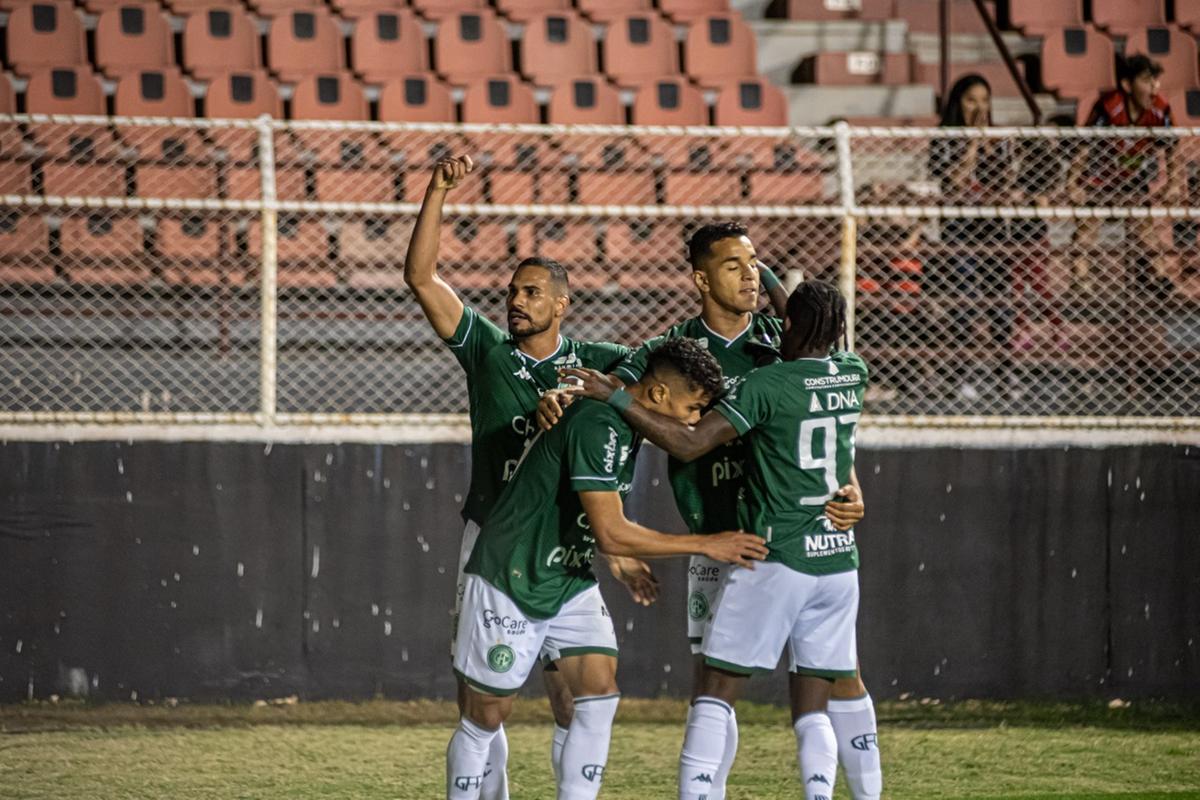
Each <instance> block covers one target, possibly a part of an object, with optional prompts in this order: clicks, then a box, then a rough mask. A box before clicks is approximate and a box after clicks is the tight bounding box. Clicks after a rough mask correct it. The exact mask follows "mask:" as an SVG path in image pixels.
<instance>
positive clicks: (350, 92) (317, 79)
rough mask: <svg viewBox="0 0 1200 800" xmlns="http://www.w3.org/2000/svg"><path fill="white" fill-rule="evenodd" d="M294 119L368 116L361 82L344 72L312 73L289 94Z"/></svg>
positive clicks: (341, 118) (366, 117) (344, 118)
mask: <svg viewBox="0 0 1200 800" xmlns="http://www.w3.org/2000/svg"><path fill="white" fill-rule="evenodd" d="M292 118H293V119H317V120H320V119H328V120H365V119H369V118H370V115H369V109H368V107H367V98H366V96H365V95H364V94H363V90H362V86H360V85H359V84H358V81H356V80H354V78H353V77H352V76H351V75H350V74H349V73H346V72H337V73H332V74H328V75H311V76H309V77H307V78H304V79H303V80H301V81H299V82H298V83H297V84H296V91H295V94H294V95H293V96H292Z"/></svg>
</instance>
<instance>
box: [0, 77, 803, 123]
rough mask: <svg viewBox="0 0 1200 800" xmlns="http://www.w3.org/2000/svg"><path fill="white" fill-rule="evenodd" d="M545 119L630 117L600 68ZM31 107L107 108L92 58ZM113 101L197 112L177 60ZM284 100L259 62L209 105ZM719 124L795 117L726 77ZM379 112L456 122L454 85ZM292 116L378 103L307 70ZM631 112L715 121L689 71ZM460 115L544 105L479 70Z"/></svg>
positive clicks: (227, 83) (656, 118) (392, 98)
mask: <svg viewBox="0 0 1200 800" xmlns="http://www.w3.org/2000/svg"><path fill="white" fill-rule="evenodd" d="M550 97H551V99H550V103H549V105H548V107H547V119H548V121H549V122H551V123H554V124H606V125H623V124H625V122H626V119H625V107H624V106H623V105H622V103H621V97H620V94H619V93H618V92H617V90H616V89H614V88H613V87H612V86H611V85H609V84H608V83H607V82H605V81H604V80H602V79H599V78H595V77H585V78H568V79H564V80H562V81H560V82H558V83H557V84H556V86H555V89H554V91H553V92H552V93H551V96H550ZM15 109H16V103H15V99H14V98H13V93H12V84H11V82H9V81H8V80H7V79H6V78H5V77H4V76H3V75H0V113H5V112H6V111H8V112H11V111H14V110H15ZM25 109H26V111H27V112H28V113H33V114H105V113H107V109H106V100H105V95H104V91H103V88H102V86H101V84H100V81H99V79H98V78H97V77H96V76H95V75H94V74H93V73H92V72H91V70H90V69H89V68H87V67H78V66H77V67H63V68H57V69H49V70H41V71H38V72H36V73H34V74H33V75H32V76H31V77H30V79H29V83H28V86H27V88H26V93H25ZM114 110H115V112H116V113H117V114H118V115H121V116H168V117H191V116H194V114H195V102H194V98H193V96H192V93H191V90H190V88H189V87H188V85H187V82H186V81H185V80H184V79H183V77H182V75H181V74H180V73H179V71H178V69H177V68H175V67H171V68H168V69H161V70H141V71H137V72H130V73H127V74H126V75H124V76H123V77H122V78H121V79H120V80H119V81H118V82H117V90H116V95H115V98H114ZM283 112H284V107H283V102H282V99H281V96H280V92H279V90H278V89H277V87H276V86H275V84H274V82H273V81H272V80H271V79H270V78H269V77H268V76H267V75H266V73H264V72H262V71H261V70H251V71H247V72H230V73H225V74H222V75H218V76H214V77H213V79H212V80H211V81H210V82H209V83H208V86H207V91H206V93H205V95H204V113H205V115H206V116H208V117H212V118H239V119H248V118H253V117H257V116H259V115H262V114H266V115H268V116H273V117H276V118H282V117H283V116H284V113H283ZM714 112H715V122H716V124H718V125H760V126H775V125H784V124H786V123H787V104H786V100H785V99H784V96H783V93H782V92H781V91H780V90H779V89H778V88H776V87H775V86H773V85H772V84H771V83H770V82H768V81H766V80H765V79H762V78H748V79H742V80H734V81H728V82H725V83H723V84H721V85H720V90H719V94H718V96H717V103H716V106H715V109H714ZM378 114H379V119H380V120H382V121H385V122H456V121H458V119H457V114H456V108H455V103H454V100H453V97H452V94H451V91H450V88H449V87H448V86H446V85H445V84H444V83H442V82H441V81H439V80H438V79H437V78H436V77H435V76H433V75H428V74H426V75H421V74H415V75H408V76H403V77H397V78H393V79H390V80H388V81H387V82H385V83H384V85H383V88H382V90H381V92H380V95H379V105H378ZM291 117H292V118H293V119H310V120H368V119H370V118H371V109H370V104H369V102H368V100H367V95H366V92H365V91H364V89H363V86H362V85H361V84H360V83H359V82H358V81H356V80H355V79H354V78H353V76H351V75H349V74H348V73H344V72H339V73H333V74H329V75H315V76H309V77H307V78H305V79H303V80H301V81H299V82H298V83H297V84H296V85H295V90H294V92H293V96H292V99H291ZM632 117H633V122H634V124H643V125H708V124H710V120H709V107H708V105H707V104H706V102H705V99H704V95H703V93H701V92H700V90H698V89H697V88H696V87H694V86H692V85H691V84H690V83H688V82H687V81H685V80H683V79H682V78H666V79H663V80H660V81H656V82H655V83H653V84H649V85H647V86H645V87H643V88H642V89H641V90H640V91H639V92H638V93H637V95H636V96H635V99H634V103H633V107H632ZM462 121H464V122H493V123H531V124H534V123H538V122H541V121H542V120H541V111H540V108H539V106H538V104H537V102H536V99H535V95H534V92H533V89H532V88H531V87H530V86H528V85H527V84H525V83H523V82H521V81H520V80H518V79H516V78H514V77H512V76H503V77H495V78H480V79H477V80H474V81H472V82H471V83H470V84H468V85H467V88H466V91H465V92H464V99H463V106H462Z"/></svg>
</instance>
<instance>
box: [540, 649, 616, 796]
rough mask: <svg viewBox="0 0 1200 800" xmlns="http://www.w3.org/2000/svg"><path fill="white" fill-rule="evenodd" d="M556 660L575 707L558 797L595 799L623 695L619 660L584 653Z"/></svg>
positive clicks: (564, 743) (561, 771) (563, 758)
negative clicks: (618, 677) (618, 678)
mask: <svg viewBox="0 0 1200 800" xmlns="http://www.w3.org/2000/svg"><path fill="white" fill-rule="evenodd" d="M556 663H557V664H558V669H559V674H560V675H561V677H562V678H563V680H564V681H565V682H566V684H567V686H568V687H570V690H571V696H572V697H573V698H574V707H575V713H574V716H573V718H572V719H571V723H570V726H569V727H568V729H567V738H566V741H565V742H563V751H562V761H561V764H560V768H559V773H560V775H559V780H558V800H594V798H595V797H596V796H597V795H598V794H599V793H600V782H601V780H602V779H603V777H604V769H605V767H606V766H607V764H608V745H609V741H610V740H611V738H612V724H613V718H614V717H615V716H616V714H617V703H618V702H619V700H620V698H621V695H620V693H619V692H618V690H617V659H616V657H614V656H611V655H608V654H605V653H583V654H580V655H573V656H566V657H563V658H560V659H559V660H558V661H557V662H556Z"/></svg>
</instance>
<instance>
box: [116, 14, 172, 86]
mask: <svg viewBox="0 0 1200 800" xmlns="http://www.w3.org/2000/svg"><path fill="white" fill-rule="evenodd" d="M174 61H175V45H174V36H173V34H172V33H171V24H170V22H168V21H167V17H166V15H165V14H163V13H162V11H161V10H160V8H159V6H158V4H157V3H126V4H123V5H120V6H113V7H111V8H108V9H105V10H104V11H103V12H101V14H100V18H99V20H98V21H97V23H96V66H97V67H99V68H100V70H101V71H102V72H104V73H105V74H106V75H109V76H112V77H116V76H119V75H122V74H124V73H126V72H131V71H133V70H137V69H159V68H161V67H165V66H168V65H170V64H173V63H174Z"/></svg>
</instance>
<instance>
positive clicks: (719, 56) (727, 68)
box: [683, 13, 758, 87]
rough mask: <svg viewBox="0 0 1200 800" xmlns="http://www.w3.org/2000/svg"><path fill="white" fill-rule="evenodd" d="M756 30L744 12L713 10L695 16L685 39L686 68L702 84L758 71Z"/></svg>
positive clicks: (746, 75)
mask: <svg viewBox="0 0 1200 800" xmlns="http://www.w3.org/2000/svg"><path fill="white" fill-rule="evenodd" d="M757 57H758V56H757V48H756V45H755V42H754V31H752V30H750V26H749V25H747V24H746V22H745V20H743V19H742V15H741V14H736V13H734V14H720V15H717V14H713V15H709V16H704V17H700V18H698V19H696V20H695V21H694V22H693V23H692V24H691V26H690V27H689V28H688V34H687V41H686V42H685V43H684V54H683V71H684V72H686V73H687V74H688V75H690V76H691V77H692V78H694V79H695V80H696V81H697V82H698V83H700V85H702V86H705V87H707V86H713V85H715V84H717V83H720V82H721V81H723V80H725V79H727V78H745V77H753V76H755V75H757V74H758V66H757V61H756V59H757Z"/></svg>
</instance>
